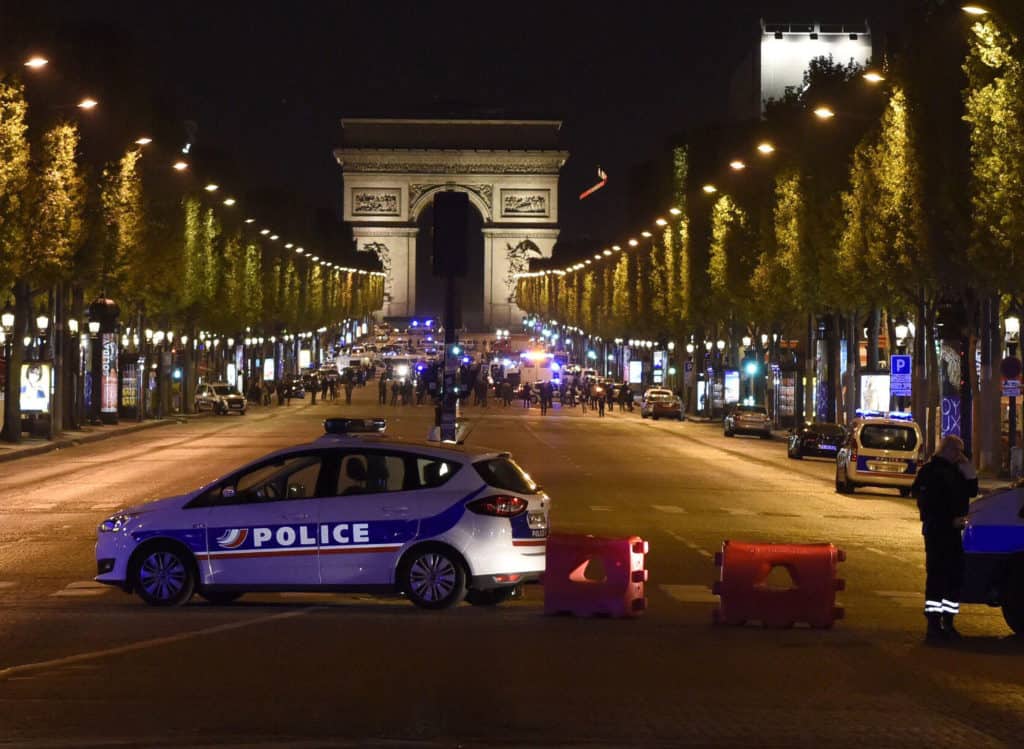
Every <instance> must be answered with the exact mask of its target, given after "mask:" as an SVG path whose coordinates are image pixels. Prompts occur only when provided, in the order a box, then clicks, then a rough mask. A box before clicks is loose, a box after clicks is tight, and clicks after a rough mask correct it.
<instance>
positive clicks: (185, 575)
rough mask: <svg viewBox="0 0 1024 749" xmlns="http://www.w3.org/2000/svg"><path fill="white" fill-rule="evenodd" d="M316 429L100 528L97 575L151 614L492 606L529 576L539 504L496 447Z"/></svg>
mask: <svg viewBox="0 0 1024 749" xmlns="http://www.w3.org/2000/svg"><path fill="white" fill-rule="evenodd" d="M324 427H325V431H326V433H325V434H324V435H323V436H322V437H320V438H319V439H317V440H316V441H315V442H312V443H309V444H303V445H297V446H295V447H290V448H287V449H284V450H278V451H277V452H273V453H271V454H269V455H266V456H264V457H262V458H260V459H258V460H256V461H253V462H252V463H249V464H248V465H245V466H243V467H242V468H240V469H238V470H236V471H232V472H231V473H228V474H227V475H225V476H222V477H221V478H218V479H216V480H215V481H213V482H211V483H209V484H207V485H206V486H203V487H200V488H199V489H196V490H195V491H192V492H189V493H187V494H184V495H181V496H177V497H169V498H166V499H161V500H157V501H155V502H150V503H148V504H144V505H140V506H138V507H132V508H129V509H127V510H123V511H121V512H118V513H117V514H115V515H114V516H112V517H110V518H108V519H107V520H105V521H103V522H102V523H101V524H100V526H99V529H98V540H97V543H96V565H97V576H96V580H97V581H99V582H103V583H108V584H110V585H115V586H117V587H120V588H122V589H123V590H125V591H129V592H135V593H138V595H139V596H140V597H141V598H142V599H143V600H144V601H145V602H147V603H149V604H152V605H157V606H174V605H179V604H183V603H185V602H186V601H188V600H189V599H190V598H191V597H192V595H193V593H198V594H199V595H200V596H202V597H203V598H205V599H207V600H208V601H210V602H213V603H227V602H230V601H233V600H235V599H236V598H238V597H239V596H240V595H242V594H243V593H246V592H255V591H332V592H336V591H355V590H360V591H372V592H380V593H400V594H403V595H405V596H407V597H408V598H409V600H411V601H412V602H413V603H414V604H416V605H417V606H420V607H423V608H428V609H440V608H447V607H450V606H454V605H456V604H457V603H459V602H460V601H462V600H463V599H464V598H465V599H466V600H467V601H468V602H469V603H472V604H478V605H479V604H483V605H488V604H496V603H500V602H502V601H504V600H506V599H508V598H510V597H512V596H513V595H515V594H516V593H517V591H518V590H520V588H519V586H520V585H521V584H522V583H525V582H534V581H537V580H538V579H539V577H540V575H541V574H542V573H543V571H544V553H545V547H546V539H547V535H548V512H549V505H550V499H549V498H548V496H547V495H546V494H545V493H544V492H543V491H542V489H541V488H540V487H539V486H537V484H536V483H534V481H533V480H532V479H531V478H530V476H529V475H528V474H527V473H526V472H525V471H523V470H522V469H521V468H520V467H519V466H518V465H517V464H516V463H515V462H514V461H513V460H512V458H511V456H510V455H509V454H508V453H503V452H486V451H473V450H470V449H465V448H459V447H439V446H435V445H429V444H425V443H416V442H406V441H402V440H394V439H387V438H385V437H384V436H383V434H382V432H383V431H384V428H385V423H384V421H383V420H382V419H375V420H362V419H328V420H327V421H325V422H324Z"/></svg>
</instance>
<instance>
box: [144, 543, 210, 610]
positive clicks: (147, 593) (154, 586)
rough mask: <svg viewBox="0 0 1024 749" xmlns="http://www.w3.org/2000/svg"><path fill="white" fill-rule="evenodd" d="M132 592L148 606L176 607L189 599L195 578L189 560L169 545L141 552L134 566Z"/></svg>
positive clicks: (161, 545)
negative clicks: (133, 590)
mask: <svg viewBox="0 0 1024 749" xmlns="http://www.w3.org/2000/svg"><path fill="white" fill-rule="evenodd" d="M132 582H133V585H132V587H133V588H134V589H135V592H137V593H138V594H139V597H140V598H142V600H143V601H145V602H146V603H148V604H150V605H151V606H179V605H181V604H183V603H185V602H186V601H188V600H189V599H190V598H191V597H192V593H193V592H194V591H195V584H196V578H195V573H194V571H193V567H192V560H191V559H189V558H188V556H187V555H186V554H185V553H184V552H183V551H181V550H179V549H176V548H174V547H173V546H171V545H164V544H155V545H153V546H150V547H148V548H146V549H144V550H143V552H142V553H141V554H140V555H139V558H138V561H137V563H136V564H135V565H134V574H133V581H132Z"/></svg>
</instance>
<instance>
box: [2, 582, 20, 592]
mask: <svg viewBox="0 0 1024 749" xmlns="http://www.w3.org/2000/svg"><path fill="white" fill-rule="evenodd" d="M17 584H18V583H16V582H15V581H13V580H0V590H7V589H8V588H13V587H14V586H15V585H17Z"/></svg>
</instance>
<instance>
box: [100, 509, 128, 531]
mask: <svg viewBox="0 0 1024 749" xmlns="http://www.w3.org/2000/svg"><path fill="white" fill-rule="evenodd" d="M134 517H135V516H134V515H131V514H128V513H125V512H122V513H118V514H117V515H114V516H112V517H109V518H107V519H106V520H104V521H103V522H102V523H100V526H99V531H100V533H118V532H120V531H122V530H124V528H125V526H126V525H128V521H129V520H131V519H132V518H134Z"/></svg>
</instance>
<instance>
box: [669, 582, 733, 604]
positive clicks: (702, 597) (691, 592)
mask: <svg viewBox="0 0 1024 749" xmlns="http://www.w3.org/2000/svg"><path fill="white" fill-rule="evenodd" d="M658 588H659V589H660V590H662V591H663V592H664V593H666V594H667V595H669V596H671V597H672V598H674V599H675V600H677V601H679V602H680V603H718V596H716V595H715V594H714V593H712V592H711V588H709V587H708V586H707V585H659V586H658Z"/></svg>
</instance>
